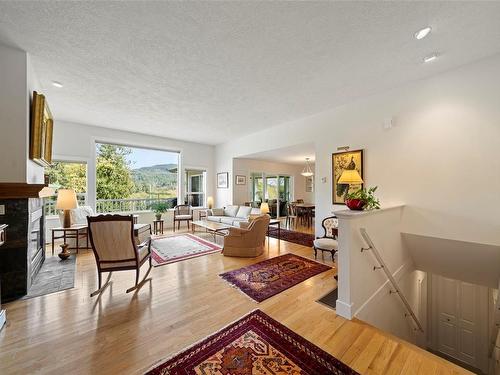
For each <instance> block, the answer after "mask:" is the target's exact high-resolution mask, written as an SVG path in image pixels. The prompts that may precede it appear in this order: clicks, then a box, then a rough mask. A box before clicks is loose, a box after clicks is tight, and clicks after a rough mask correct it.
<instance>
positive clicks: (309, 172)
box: [301, 158, 314, 177]
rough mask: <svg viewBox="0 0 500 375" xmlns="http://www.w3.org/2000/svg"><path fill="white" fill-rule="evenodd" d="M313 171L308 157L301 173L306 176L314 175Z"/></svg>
mask: <svg viewBox="0 0 500 375" xmlns="http://www.w3.org/2000/svg"><path fill="white" fill-rule="evenodd" d="M313 174H314V173H313V171H312V169H311V166H310V165H309V158H306V166H305V167H304V169H303V170H302V173H301V175H302V176H304V177H311V176H312V175H313Z"/></svg>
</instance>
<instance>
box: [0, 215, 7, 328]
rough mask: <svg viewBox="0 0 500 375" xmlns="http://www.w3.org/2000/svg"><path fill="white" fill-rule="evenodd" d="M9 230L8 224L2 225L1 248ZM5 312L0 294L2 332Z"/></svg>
mask: <svg viewBox="0 0 500 375" xmlns="http://www.w3.org/2000/svg"><path fill="white" fill-rule="evenodd" d="M6 229H7V224H0V246H2V245H3V244H4V243H5V240H6V236H7V235H6V231H5V230H6ZM1 289H2V285H0V290H1ZM5 316H6V313H5V310H2V294H1V293H0V330H1V329H2V327H3V326H4V324H5Z"/></svg>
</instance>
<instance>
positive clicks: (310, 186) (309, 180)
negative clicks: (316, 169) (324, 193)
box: [306, 176, 314, 193]
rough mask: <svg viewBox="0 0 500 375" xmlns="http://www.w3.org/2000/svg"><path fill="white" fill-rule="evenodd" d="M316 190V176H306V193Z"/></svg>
mask: <svg viewBox="0 0 500 375" xmlns="http://www.w3.org/2000/svg"><path fill="white" fill-rule="evenodd" d="M313 191H314V177H313V176H310V177H306V193H312V192H313Z"/></svg>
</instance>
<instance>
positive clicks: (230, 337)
mask: <svg viewBox="0 0 500 375" xmlns="http://www.w3.org/2000/svg"><path fill="white" fill-rule="evenodd" d="M166 374H206V375H216V374H217V375H220V374H235V375H252V374H262V375H264V374H297V375H299V374H301V375H306V374H311V375H312V374H316V375H319V374H321V375H329V374H337V375H341V374H347V375H356V374H358V373H357V372H356V371H354V370H353V369H352V368H350V367H349V366H347V365H346V364H344V363H342V362H340V361H339V360H338V359H337V358H335V357H333V356H332V355H330V354H328V353H327V352H325V351H323V350H322V349H320V348H318V347H317V346H316V345H314V344H313V343H311V342H310V341H307V340H306V339H305V338H303V337H302V336H299V335H298V334H296V333H295V332H293V331H291V330H290V329H288V328H287V327H285V326H284V325H282V324H281V323H278V322H277V321H276V320H274V319H272V318H271V317H269V316H268V315H266V314H264V313H263V312H262V311H260V310H255V311H253V312H251V313H250V314H248V315H246V316H244V317H243V318H241V319H240V320H238V321H237V322H235V323H233V324H231V325H229V326H227V327H226V328H223V329H222V330H220V331H219V332H217V333H215V334H213V335H212V336H210V337H207V338H206V339H204V340H202V341H200V342H198V343H196V344H195V345H193V346H191V347H190V348H188V349H186V350H184V351H183V352H181V353H179V354H177V355H175V356H174V357H172V358H170V359H168V360H166V361H165V362H163V363H162V364H160V365H157V366H155V367H154V368H153V369H152V370H150V371H149V372H148V373H147V375H166Z"/></svg>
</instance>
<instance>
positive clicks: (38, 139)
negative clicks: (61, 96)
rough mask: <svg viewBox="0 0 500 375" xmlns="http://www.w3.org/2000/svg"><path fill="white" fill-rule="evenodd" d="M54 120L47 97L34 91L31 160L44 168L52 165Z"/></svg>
mask: <svg viewBox="0 0 500 375" xmlns="http://www.w3.org/2000/svg"><path fill="white" fill-rule="evenodd" d="M53 128H54V120H53V119H52V114H51V113H50V109H49V106H48V104H47V101H46V100H45V96H43V95H41V94H38V93H37V92H36V91H33V99H32V103H31V125H30V159H32V160H33V161H34V162H35V163H37V164H40V165H41V166H42V167H48V166H49V165H50V164H51V163H52V133H53Z"/></svg>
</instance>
